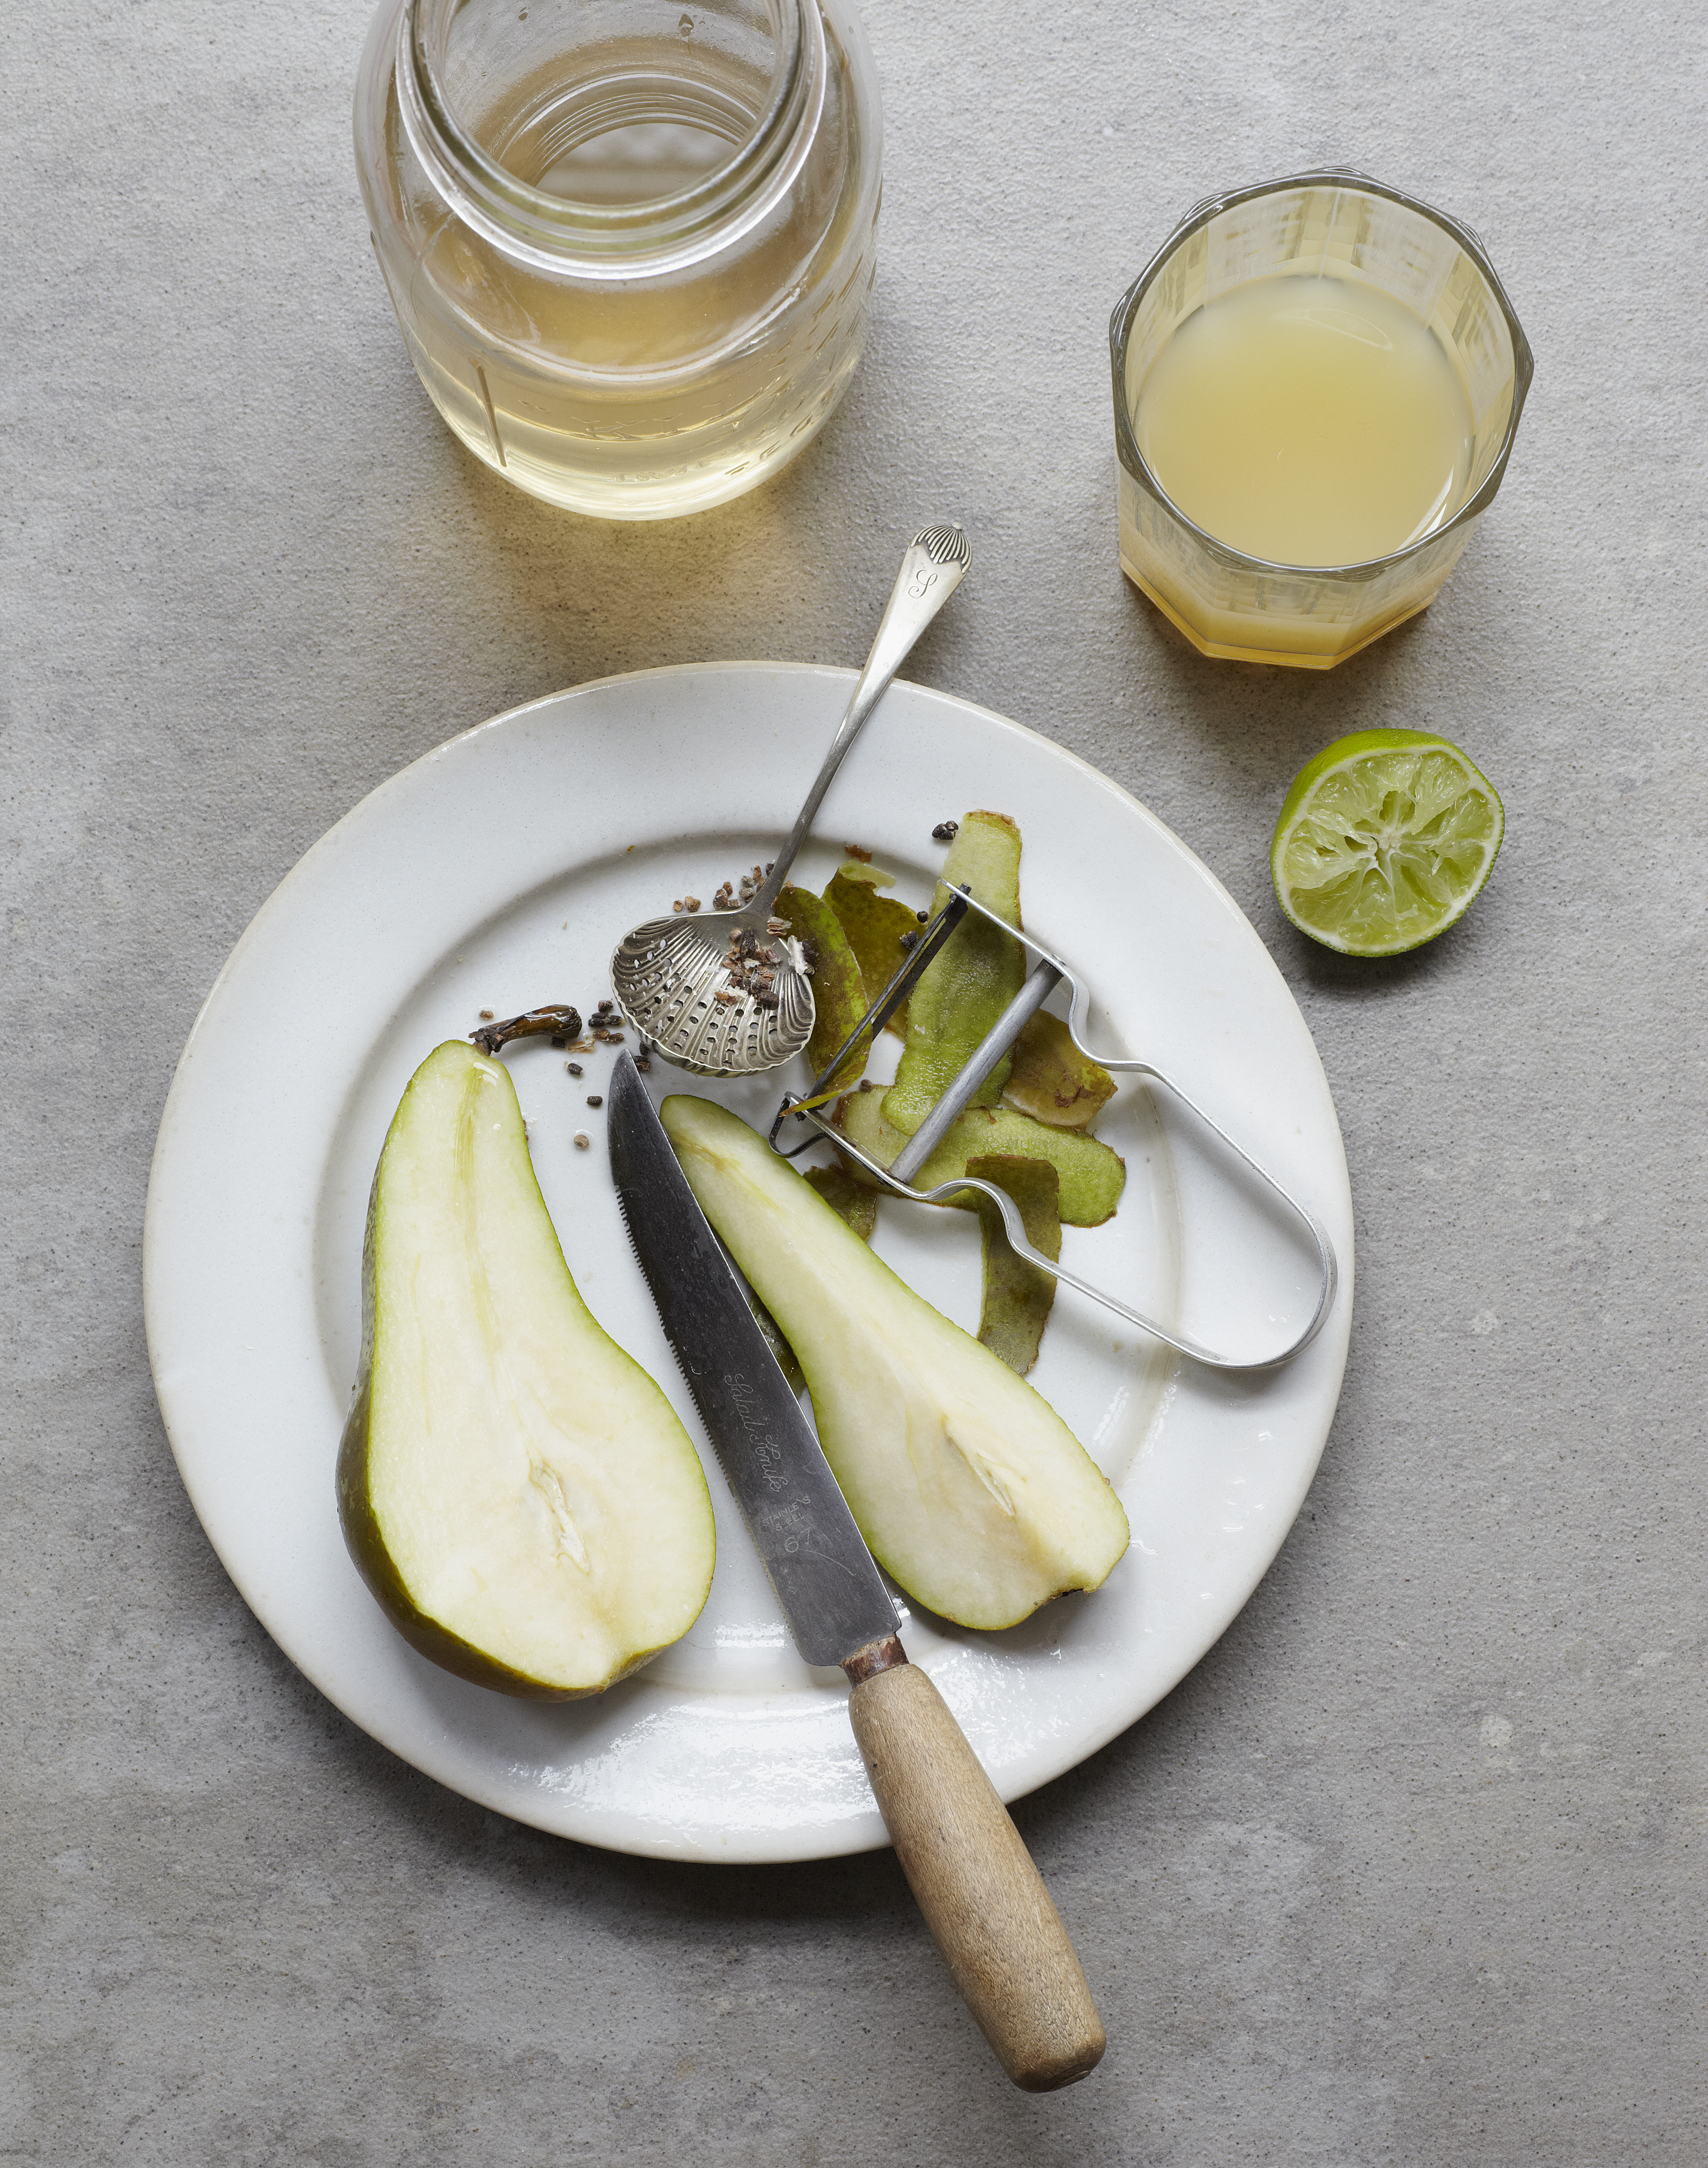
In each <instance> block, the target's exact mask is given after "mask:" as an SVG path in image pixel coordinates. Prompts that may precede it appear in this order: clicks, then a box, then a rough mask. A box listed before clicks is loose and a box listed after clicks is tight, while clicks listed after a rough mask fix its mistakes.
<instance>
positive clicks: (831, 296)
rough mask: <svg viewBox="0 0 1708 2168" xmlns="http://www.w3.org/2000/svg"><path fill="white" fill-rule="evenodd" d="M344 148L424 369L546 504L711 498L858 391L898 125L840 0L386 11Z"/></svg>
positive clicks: (669, 509) (727, 493)
mask: <svg viewBox="0 0 1708 2168" xmlns="http://www.w3.org/2000/svg"><path fill="white" fill-rule="evenodd" d="M355 135H356V162H357V167H358V169H359V173H360V177H361V183H362V192H363V195H364V199H365V200H366V203H367V206H368V215H369V219H370V224H371V227H372V233H373V242H374V249H375V254H376V255H377V256H378V258H379V260H380V269H381V270H382V271H383V272H384V274H385V276H386V285H387V287H388V289H389V290H390V292H391V302H392V306H393V307H394V308H395V309H396V312H397V321H398V322H399V324H400V325H401V326H402V332H403V337H404V340H405V343H407V346H408V348H409V352H410V354H411V357H412V359H413V361H414V363H415V366H416V369H418V372H419V374H420V376H421V380H422V382H423V384H424V385H426V387H427V390H428V394H429V395H430V396H431V397H432V399H433V401H434V405H435V406H437V407H438V408H439V412H440V413H441V414H443V415H444V418H445V420H446V421H447V422H450V426H451V428H453V429H454V430H455V432H456V433H457V435H458V436H459V437H460V438H462V440H463V442H464V443H465V444H466V445H467V446H468V447H469V449H471V451H472V452H474V453H475V454H476V456H477V457H478V458H480V459H482V460H485V461H486V462H487V465H489V466H491V467H492V468H494V469H496V470H498V472H499V473H501V474H502V475H503V476H504V477H505V479H506V480H507V481H513V482H514V483H515V484H516V485H517V486H518V487H519V488H521V489H524V490H526V491H528V492H529V493H530V494H531V495H533V496H535V497H543V498H545V500H546V501H547V502H549V503H552V504H557V505H562V506H566V507H568V508H570V509H571V510H573V511H577V512H584V513H597V514H599V515H600V516H601V517H603V518H613V519H659V518H668V517H670V516H673V515H674V514H677V513H687V512H698V511H700V510H702V509H704V508H705V507H706V506H708V505H712V504H717V503H720V502H722V501H723V500H724V499H725V498H726V497H735V496H738V495H739V494H740V493H741V492H742V491H743V490H748V489H751V488H753V486H754V485H755V484H756V483H758V482H760V481H764V479H765V478H766V476H768V475H770V474H773V473H774V472H775V470H777V469H778V468H779V467H780V466H781V465H783V464H784V463H785V460H790V459H792V458H793V457H794V455H795V453H796V452H798V451H800V450H801V448H802V447H803V446H804V445H805V444H806V443H807V442H808V441H809V440H810V439H811V437H812V436H813V434H814V433H815V432H816V431H817V429H818V428H820V427H821V426H822V423H823V422H824V421H825V419H826V417H827V416H828V415H829V413H830V412H831V411H832V409H833V407H834V406H835V405H836V403H837V401H838V399H839V398H840V397H841V396H842V394H843V391H845V390H846V388H847V386H848V384H849V379H850V378H851V377H852V375H853V374H854V368H855V365H856V364H857V363H858V361H859V354H860V348H861V345H862V343H863V342H864V339H865V320H866V300H867V295H868V294H869V293H870V288H871V282H872V273H873V267H874V252H875V226H876V221H877V213H878V198H879V192H880V176H879V159H880V149H881V114H880V106H879V98H878V89H877V82H876V77H875V72H874V70H873V67H872V63H871V59H870V54H869V52H868V50H867V46H866V42H865V34H864V32H863V31H862V29H861V28H860V26H859V21H858V19H857V18H856V17H855V15H854V13H853V11H852V9H851V8H849V7H848V6H847V5H845V4H844V0H688V4H687V5H684V4H683V0H669V4H668V5H666V4H662V0H384V4H382V6H381V7H380V12H379V13H378V15H377V16H376V17H375V21H374V25H373V28H372V29H371V31H370V34H369V39H368V44H367V49H366V50H365V52H364V56H363V60H362V66H361V73H360V77H359V81H358V83H357V88H356V110H355Z"/></svg>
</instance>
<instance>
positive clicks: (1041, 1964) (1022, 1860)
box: [606, 1053, 1104, 2092]
mask: <svg viewBox="0 0 1708 2168" xmlns="http://www.w3.org/2000/svg"><path fill="white" fill-rule="evenodd" d="M606 1100H607V1105H608V1108H609V1112H608V1115H607V1122H608V1128H609V1139H610V1152H611V1172H612V1175H613V1177H615V1182H616V1188H617V1200H618V1203H619V1204H620V1205H621V1207H622V1212H623V1217H624V1220H625V1222H626V1223H627V1225H628V1230H629V1237H630V1240H631V1241H632V1242H633V1244H634V1246H635V1254H636V1257H638V1258H639V1259H640V1261H641V1271H642V1272H643V1273H645V1274H646V1283H647V1285H648V1286H649V1287H650V1288H651V1289H652V1299H653V1300H654V1302H656V1303H657V1305H658V1314H659V1316H660V1317H661V1318H662V1320H663V1324H664V1331H665V1336H666V1337H667V1338H668V1341H669V1342H670V1345H671V1347H673V1349H674V1351H675V1353H676V1359H677V1361H678V1363H680V1364H681V1366H682V1371H683V1374H684V1377H685V1378H686V1379H687V1381H688V1389H689V1392H691V1393H692V1394H693V1395H694V1405H695V1406H696V1407H697V1408H698V1409H699V1410H700V1420H701V1421H703V1422H704V1423H705V1427H706V1430H707V1432H708V1433H709V1434H710V1438H711V1442H712V1445H713V1448H715V1450H716V1453H717V1457H718V1462H719V1464H720V1465H721V1468H722V1469H723V1472H724V1474H725V1475H726V1477H727V1478H728V1480H729V1485H730V1488H731V1490H732V1491H734V1493H735V1496H736V1501H737V1504H738V1505H739V1506H740V1507H741V1509H742V1517H743V1518H744V1519H745V1521H746V1522H747V1524H748V1532H749V1533H751V1535H752V1536H753V1541H754V1543H755V1544H757V1545H758V1552H759V1556H760V1558H761V1560H763V1561H764V1567H765V1570H766V1572H767V1573H768V1574H769V1576H770V1578H771V1586H772V1587H773V1588H774V1590H775V1591H776V1594H777V1601H778V1602H779V1603H780V1604H781V1605H782V1607H783V1615H784V1617H785V1618H786V1619H787V1621H788V1623H789V1630H790V1633H791V1634H793V1635H794V1637H795V1646H796V1648H798V1649H799V1650H800V1651H801V1655H802V1656H803V1657H804V1658H805V1660H806V1662H807V1663H809V1664H816V1665H819V1666H826V1667H827V1666H831V1665H833V1664H835V1665H840V1666H841V1667H842V1669H843V1671H844V1672H845V1673H846V1674H847V1676H848V1680H849V1686H850V1687H851V1688H852V1692H850V1694H849V1721H850V1723H851V1724H853V1726H854V1737H855V1739H856V1740H857V1741H858V1742H859V1750H860V1755H861V1757H862V1759H863V1760H864V1761H865V1765H866V1774H867V1776H868V1777H870V1780H871V1787H872V1793H873V1796H874V1797H875V1799H876V1800H877V1803H878V1809H879V1811H880V1813H881V1815H883V1817H884V1824H885V1826H886V1828H887V1830H888V1831H889V1832H890V1841H891V1843H892V1844H893V1845H894V1846H895V1848H896V1857H897V1859H898V1860H899V1861H900V1862H901V1865H902V1873H904V1874H905V1875H906V1876H907V1880H908V1883H909V1884H910V1886H911V1887H912V1889H913V1894H914V1896H915V1897H916V1898H917V1899H918V1904H919V1909H920V1910H921V1911H922V1912H923V1914H924V1916H925V1922H926V1925H927V1926H928V1927H929V1928H930V1930H931V1932H932V1935H933V1936H934V1938H935V1940H936V1942H937V1947H938V1948H939V1950H941V1952H942V1953H943V1955H944V1959H945V1961H946V1962H947V1963H948V1966H949V1969H950V1974H952V1976H953V1978H954V1980H955V1985H956V1987H957V1988H959V1990H960V1993H961V1995H962V1997H963V1999H964V2000H965V2001H966V2006H967V2007H968V2009H969V2010H970V2011H971V2012H972V2014H973V2016H974V2017H975V2018H976V2020H977V2021H978V2025H979V2028H980V2030H981V2031H982V2032H983V2034H984V2036H985V2038H986V2039H987V2040H988V2041H989V2043H990V2044H991V2046H992V2048H994V2049H995V2051H996V2054H997V2058H998V2061H999V2062H1000V2063H1001V2064H1002V2066H1003V2069H1004V2070H1006V2071H1007V2072H1008V2075H1009V2076H1010V2077H1011V2078H1012V2079H1013V2080H1014V2083H1015V2084H1016V2085H1017V2086H1022V2087H1024V2089H1025V2091H1028V2092H1050V2091H1054V2090H1055V2088H1056V2087H1057V2086H1067V2085H1072V2083H1073V2081H1074V2080H1076V2079H1077V2078H1083V2077H1084V2076H1085V2075H1086V2074H1087V2072H1088V2071H1089V2070H1092V2069H1093V2067H1094V2066H1095V2064H1096V2063H1097V2061H1098V2059H1099V2057H1100V2056H1101V2055H1102V2054H1103V2051H1104V2030H1103V2024H1102V2021H1101V2020H1100V2019H1099V2017H1098V2014H1097V2005H1096V2004H1095V2003H1094V2002H1093V2001H1092V1997H1091V1990H1090V1989H1089V1988H1088V1986H1087V1985H1086V1981H1085V1974H1084V1973H1083V1971H1082V1970H1081V1969H1080V1964H1079V1960H1078V1958H1077V1957H1076V1956H1075V1954H1074V1951H1073V1945H1072V1942H1070V1941H1069V1940H1068V1938H1067V1929H1066V1928H1065V1927H1063V1926H1062V1920H1061V1916H1060V1915H1059V1914H1058V1913H1057V1911H1056V1907H1055V1905H1053V1904H1052V1903H1051V1900H1050V1893H1049V1892H1048V1890H1046V1889H1045V1887H1044V1884H1043V1880H1042V1878H1040V1875H1039V1873H1038V1870H1037V1868H1035V1866H1034V1865H1033V1864H1032V1860H1031V1856H1030V1853H1029V1852H1027V1850H1026V1847H1025V1846H1024V1844H1023V1843H1022V1842H1021V1841H1020V1836H1019V1831H1017V1830H1016V1829H1015V1827H1014V1823H1013V1821H1012V1820H1010V1819H1009V1816H1008V1809H1006V1808H1005V1807H1004V1806H1003V1803H1002V1801H1001V1800H1000V1799H998V1797H997V1794H996V1790H995V1788H994V1787H993V1786H992V1783H991V1781H990V1779H989V1777H987V1776H986V1774H985V1772H984V1770H983V1769H982V1767H981V1766H980V1763H979V1760H978V1757H977V1756H976V1754H975V1753H974V1752H973V1751H972V1749H971V1746H968V1744H967V1742H966V1737H965V1736H964V1735H963V1734H962V1732H961V1730H960V1726H959V1724H956V1722H955V1719H954V1717H953V1716H952V1715H951V1714H950V1710H949V1706H948V1704H947V1703H945V1702H944V1699H943V1697H942V1696H941V1695H940V1694H939V1692H938V1691H937V1689H936V1687H934V1686H933V1685H932V1683H931V1681H930V1680H929V1678H928V1676H926V1674H925V1673H924V1672H923V1671H920V1670H919V1669H918V1667H917V1666H915V1665H913V1664H910V1663H909V1662H908V1661H907V1652H906V1650H904V1649H903V1648H902V1642H901V1638H900V1636H899V1635H898V1634H897V1631H896V1607H895V1605H894V1603H893V1602H891V1597H890V1593H889V1591H888V1590H887V1589H886V1587H885V1586H884V1583H883V1580H882V1577H881V1576H880V1574H879V1572H878V1569H877V1567H876V1566H875V1565H874V1564H873V1562H872V1554H871V1553H870V1551H869V1550H868V1549H866V1546H865V1538H863V1537H862V1536H861V1534H860V1532H859V1528H857V1527H856V1526H855V1525H854V1516H853V1514H852V1513H850V1512H849V1509H848V1506H847V1503H846V1501H844V1500H843V1495H842V1492H841V1491H839V1490H838V1488H837V1482H836V1478H835V1476H834V1475H832V1473H831V1470H830V1464H829V1462H828V1461H827V1460H826V1459H825V1457H824V1454H823V1452H822V1449H821V1448H820V1446H819V1443H818V1440H817V1437H815V1436H814V1435H813V1432H812V1430H811V1427H810V1426H809V1424H808V1423H807V1421H806V1417H805V1416H803V1415H802V1413H801V1405H800V1403H799V1402H798V1401H797V1400H796V1399H795V1395H794V1393H793V1391H792V1390H790V1385H789V1382H788V1380H787V1379H785V1376H784V1375H783V1373H782V1371H781V1369H780V1368H779V1366H778V1363H777V1360H776V1358H775V1357H774V1355H773V1354H772V1352H771V1351H770V1348H769V1347H768V1346H767V1345H766V1342H765V1338H764V1334H763V1333H762V1332H761V1331H760V1330H759V1327H758V1324H757V1322H756V1321H755V1320H754V1317H753V1311H752V1310H750V1309H749V1307H748V1299H747V1293H746V1288H745V1284H744V1283H743V1282H742V1280H741V1279H740V1278H739V1277H738V1276H737V1273H736V1271H735V1268H734V1267H733V1266H732V1264H731V1263H730V1262H729V1260H728V1258H727V1257H726V1256H725V1254H724V1251H723V1247H722V1246H721V1243H720V1242H719V1241H718V1239H717V1237H716V1235H715V1234H714V1233H713V1232H712V1230H711V1227H710V1223H709V1222H708V1221H707V1220H706V1217H705V1214H704V1213H703V1212H702V1211H701V1210H700V1206H699V1204H698V1203H697V1202H696V1201H695V1198H694V1192H693V1190H692V1189H691V1188H689V1183H688V1177H687V1176H686V1175H685V1174H684V1172H682V1169H681V1167H680V1166H679V1165H678V1162H677V1158H676V1155H675V1153H674V1152H673V1150H671V1148H670V1140H669V1139H668V1137H667V1136H666V1135H665V1134H664V1127H663V1124H662V1122H660V1120H659V1119H658V1116H657V1112H656V1111H655V1109H654V1108H653V1105H652V1101H651V1100H650V1099H649V1098H648V1097H647V1096H646V1087H645V1085H643V1084H642V1083H641V1079H640V1076H639V1074H638V1072H637V1071H636V1067H635V1064H634V1060H633V1059H632V1057H631V1055H628V1054H626V1053H625V1054H623V1055H620V1056H619V1057H618V1060H617V1063H616V1066H615V1069H614V1070H613V1071H612V1072H611V1079H610V1083H609V1087H608V1088H607V1092H606Z"/></svg>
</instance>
